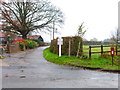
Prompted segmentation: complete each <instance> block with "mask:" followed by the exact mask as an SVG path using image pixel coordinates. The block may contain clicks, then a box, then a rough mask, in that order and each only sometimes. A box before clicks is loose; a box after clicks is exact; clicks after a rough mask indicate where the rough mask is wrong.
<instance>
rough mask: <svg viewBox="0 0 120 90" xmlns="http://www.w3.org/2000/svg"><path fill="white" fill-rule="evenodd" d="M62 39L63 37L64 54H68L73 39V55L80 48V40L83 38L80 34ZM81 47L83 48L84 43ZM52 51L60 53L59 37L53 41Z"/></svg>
mask: <svg viewBox="0 0 120 90" xmlns="http://www.w3.org/2000/svg"><path fill="white" fill-rule="evenodd" d="M62 39H63V45H62V55H68V53H69V40H70V41H71V44H70V47H71V48H70V49H71V55H76V54H77V50H78V45H79V41H82V39H81V38H80V37H78V36H74V37H62ZM80 47H81V48H82V44H81V45H80ZM50 51H51V52H53V53H55V54H58V45H57V39H54V40H52V41H51V45H50Z"/></svg>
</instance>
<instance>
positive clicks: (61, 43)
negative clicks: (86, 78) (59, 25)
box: [57, 37, 63, 57]
mask: <svg viewBox="0 0 120 90" xmlns="http://www.w3.org/2000/svg"><path fill="white" fill-rule="evenodd" d="M57 44H58V45H59V57H61V45H63V39H62V38H61V37H59V38H58V42H57Z"/></svg>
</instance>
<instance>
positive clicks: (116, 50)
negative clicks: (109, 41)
mask: <svg viewBox="0 0 120 90" xmlns="http://www.w3.org/2000/svg"><path fill="white" fill-rule="evenodd" d="M104 47H111V46H104V45H100V46H89V52H88V54H89V59H91V56H92V54H94V53H101V56H103V54H104V53H109V52H110V50H109V51H104ZM118 47H120V45H116V46H115V54H116V55H118V52H120V50H118ZM92 48H100V49H101V51H100V52H92ZM83 53H84V52H83Z"/></svg>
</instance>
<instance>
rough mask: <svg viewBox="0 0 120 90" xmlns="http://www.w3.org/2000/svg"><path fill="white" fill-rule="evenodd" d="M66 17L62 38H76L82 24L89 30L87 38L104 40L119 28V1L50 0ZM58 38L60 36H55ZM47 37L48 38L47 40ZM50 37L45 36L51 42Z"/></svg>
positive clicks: (46, 39)
mask: <svg viewBox="0 0 120 90" xmlns="http://www.w3.org/2000/svg"><path fill="white" fill-rule="evenodd" d="M49 1H51V2H52V3H53V4H54V5H55V6H57V7H59V8H60V9H61V11H62V12H63V13H64V15H65V24H64V26H63V28H61V29H59V31H61V33H62V34H61V36H74V35H75V34H76V33H77V29H78V27H79V25H81V23H82V22H84V26H85V28H86V30H87V32H86V34H85V38H86V39H87V40H90V39H92V38H97V39H98V40H104V39H106V38H110V35H111V32H112V31H114V30H115V29H117V27H118V2H119V0H49ZM55 36H56V37H57V36H59V35H55ZM46 37H47V38H46ZM48 37H49V38H50V35H44V34H43V38H44V39H45V41H49V40H50V39H48Z"/></svg>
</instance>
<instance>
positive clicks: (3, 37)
mask: <svg viewBox="0 0 120 90" xmlns="http://www.w3.org/2000/svg"><path fill="white" fill-rule="evenodd" d="M6 43H7V37H6V34H5V33H3V32H1V31H0V44H6Z"/></svg>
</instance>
